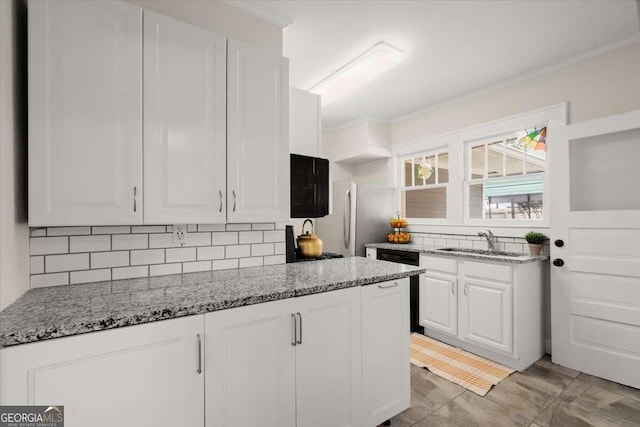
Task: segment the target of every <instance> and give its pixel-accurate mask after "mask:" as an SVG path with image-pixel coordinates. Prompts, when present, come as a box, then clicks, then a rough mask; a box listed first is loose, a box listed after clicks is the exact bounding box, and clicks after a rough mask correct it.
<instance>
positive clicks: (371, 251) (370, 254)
mask: <svg viewBox="0 0 640 427" xmlns="http://www.w3.org/2000/svg"><path fill="white" fill-rule="evenodd" d="M365 253H366V256H367V258H370V259H376V258H377V256H378V251H377V249H376V248H367V249H366V250H365Z"/></svg>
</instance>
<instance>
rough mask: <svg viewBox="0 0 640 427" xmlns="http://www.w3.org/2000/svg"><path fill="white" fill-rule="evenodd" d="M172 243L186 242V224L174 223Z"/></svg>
mask: <svg viewBox="0 0 640 427" xmlns="http://www.w3.org/2000/svg"><path fill="white" fill-rule="evenodd" d="M173 243H187V226H186V225H185V224H177V225H175V224H174V226H173Z"/></svg>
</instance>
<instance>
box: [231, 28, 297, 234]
mask: <svg viewBox="0 0 640 427" xmlns="http://www.w3.org/2000/svg"><path fill="white" fill-rule="evenodd" d="M256 218H259V219H260V220H261V221H267V222H272V221H284V220H288V218H289V62H288V60H287V59H286V58H282V57H280V56H277V55H273V54H272V53H270V52H267V51H263V50H261V49H258V48H256V47H253V46H250V45H248V44H245V43H242V42H240V41H237V40H229V42H228V46H227V221H228V222H250V221H253V220H255V219H256Z"/></svg>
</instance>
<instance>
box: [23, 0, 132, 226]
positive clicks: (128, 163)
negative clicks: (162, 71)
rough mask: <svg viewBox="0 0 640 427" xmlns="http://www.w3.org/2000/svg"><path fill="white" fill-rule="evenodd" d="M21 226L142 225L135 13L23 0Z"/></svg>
mask: <svg viewBox="0 0 640 427" xmlns="http://www.w3.org/2000/svg"><path fill="white" fill-rule="evenodd" d="M28 47H29V49H28V50H29V223H30V225H32V226H41V225H100V224H110V225H115V224H140V223H141V222H142V206H141V205H142V203H141V202H142V198H141V196H142V10H141V9H140V8H138V7H135V6H133V5H131V4H128V3H126V2H113V1H60V2H57V1H31V2H29V46H28Z"/></svg>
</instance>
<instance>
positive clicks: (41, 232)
mask: <svg viewBox="0 0 640 427" xmlns="http://www.w3.org/2000/svg"><path fill="white" fill-rule="evenodd" d="M46 235H47V229H46V228H32V229H31V232H30V233H29V236H30V237H45V236H46Z"/></svg>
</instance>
